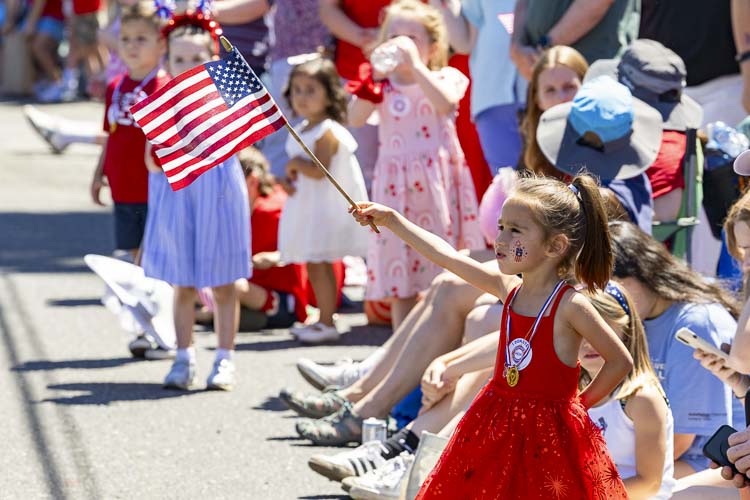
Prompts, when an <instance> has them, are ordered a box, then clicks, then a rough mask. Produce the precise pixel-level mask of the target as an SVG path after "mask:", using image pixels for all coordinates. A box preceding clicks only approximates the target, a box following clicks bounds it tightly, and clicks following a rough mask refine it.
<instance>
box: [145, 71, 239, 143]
mask: <svg viewBox="0 0 750 500" xmlns="http://www.w3.org/2000/svg"><path fill="white" fill-rule="evenodd" d="M184 94H185V96H184V98H183V99H182V100H181V101H180V103H179V105H178V106H174V108H173V109H174V111H173V113H172V114H167V113H161V114H158V111H155V112H153V113H149V115H148V116H146V117H145V118H144V120H143V124H144V127H143V129H144V131H146V132H147V133H148V134H149V135H151V136H152V137H155V138H158V136H159V135H160V134H161V133H162V131H163V130H164V129H167V128H169V127H170V126H173V125H175V122H176V120H178V119H179V118H175V116H177V115H180V116H182V115H183V114H184V111H185V108H188V107H189V108H191V109H192V108H193V107H195V106H202V105H204V104H205V102H206V101H207V100H216V99H218V101H219V102H220V103H222V104H223V103H224V100H223V99H222V98H221V96H220V95H219V93H218V92H216V87H214V86H213V82H212V81H211V79H210V78H206V79H205V80H203V81H201V82H199V83H196V84H195V85H193V86H192V87H191V88H190V89H187V91H186V92H185V93H184Z"/></svg>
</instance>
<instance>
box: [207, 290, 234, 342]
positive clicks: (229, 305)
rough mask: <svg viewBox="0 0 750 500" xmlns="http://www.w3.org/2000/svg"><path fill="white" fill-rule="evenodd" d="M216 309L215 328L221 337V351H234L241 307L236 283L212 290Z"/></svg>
mask: <svg viewBox="0 0 750 500" xmlns="http://www.w3.org/2000/svg"><path fill="white" fill-rule="evenodd" d="M211 291H212V292H213V295H214V302H216V308H215V311H214V327H215V329H216V334H217V336H218V337H219V349H227V350H230V351H231V350H233V349H234V337H235V335H236V334H237V329H238V327H239V322H240V318H239V305H238V302H237V292H236V291H235V289H234V283H229V284H228V285H222V286H216V287H213V288H212V289H211Z"/></svg>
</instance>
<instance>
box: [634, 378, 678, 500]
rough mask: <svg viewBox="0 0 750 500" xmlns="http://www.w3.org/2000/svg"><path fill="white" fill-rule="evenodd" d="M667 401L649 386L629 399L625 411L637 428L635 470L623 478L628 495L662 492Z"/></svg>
mask: <svg viewBox="0 0 750 500" xmlns="http://www.w3.org/2000/svg"><path fill="white" fill-rule="evenodd" d="M668 411H669V409H668V408H667V403H666V402H665V401H664V398H663V397H662V395H661V394H660V393H659V391H658V390H656V389H655V388H653V387H650V386H647V387H644V388H643V389H641V390H640V391H638V393H637V394H636V395H634V396H632V397H631V398H630V399H628V402H627V404H626V405H625V412H626V413H627V414H628V416H629V417H630V419H631V420H632V421H633V427H634V429H635V471H636V474H635V476H633V477H629V478H627V479H623V483H625V489H626V490H627V492H628V498H630V499H631V500H642V499H643V500H645V499H647V498H651V497H652V496H654V495H656V493H658V492H659V488H660V487H661V481H662V476H663V474H664V455H665V453H666V450H667V439H668V438H669V436H667V425H666V424H667V412H668Z"/></svg>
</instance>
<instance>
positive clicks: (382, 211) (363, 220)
mask: <svg viewBox="0 0 750 500" xmlns="http://www.w3.org/2000/svg"><path fill="white" fill-rule="evenodd" d="M349 213H350V214H352V216H353V217H354V219H355V220H356V221H357V222H359V225H360V226H369V225H370V224H375V225H376V226H385V227H388V225H389V224H390V223H391V222H392V221H393V219H394V216H395V215H396V211H395V210H393V209H392V208H388V207H386V206H385V205H380V204H378V203H372V202H369V201H361V202H357V208H356V209H355V208H354V207H349Z"/></svg>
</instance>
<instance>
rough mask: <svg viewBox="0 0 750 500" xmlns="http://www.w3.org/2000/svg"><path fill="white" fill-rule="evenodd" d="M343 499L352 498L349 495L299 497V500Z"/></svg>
mask: <svg viewBox="0 0 750 500" xmlns="http://www.w3.org/2000/svg"><path fill="white" fill-rule="evenodd" d="M343 498H351V497H350V496H349V495H306V496H303V497H297V500H338V499H343Z"/></svg>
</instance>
